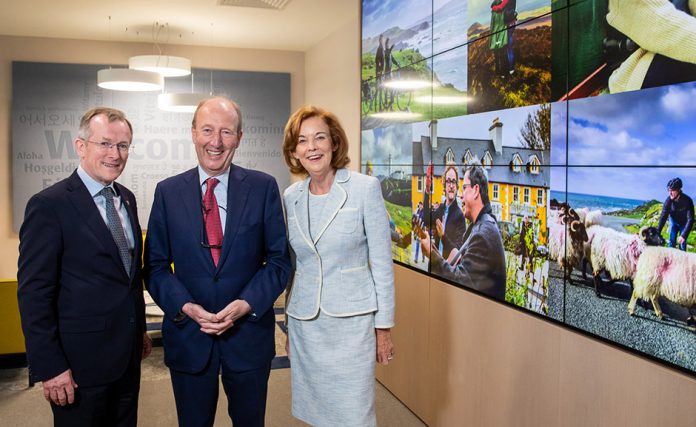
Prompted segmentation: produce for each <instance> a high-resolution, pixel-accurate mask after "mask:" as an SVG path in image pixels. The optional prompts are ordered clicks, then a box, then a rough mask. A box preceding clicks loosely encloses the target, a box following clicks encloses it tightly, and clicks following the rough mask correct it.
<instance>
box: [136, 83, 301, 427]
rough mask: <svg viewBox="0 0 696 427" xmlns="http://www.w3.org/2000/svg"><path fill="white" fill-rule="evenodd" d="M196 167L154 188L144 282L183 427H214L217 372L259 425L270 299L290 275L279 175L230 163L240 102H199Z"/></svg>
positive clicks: (244, 415)
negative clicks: (158, 316)
mask: <svg viewBox="0 0 696 427" xmlns="http://www.w3.org/2000/svg"><path fill="white" fill-rule="evenodd" d="M191 134H192V138H193V144H194V146H195V149H196V155H197V157H198V167H196V168H194V169H191V170H189V171H186V172H184V173H181V174H179V175H176V176H174V177H171V178H168V179H166V180H164V181H162V182H160V183H159V184H158V185H157V189H156V190H155V200H154V203H153V206H152V212H151V213H150V222H149V225H148V230H147V239H146V241H145V242H146V243H145V244H146V249H145V268H146V269H147V270H148V271H147V273H146V276H147V277H146V282H147V286H148V289H149V290H150V293H151V294H152V296H153V298H154V300H155V301H156V302H157V304H158V305H159V306H160V307H161V308H162V310H163V311H164V321H163V324H162V340H163V343H164V353H165V357H164V359H165V363H166V364H167V366H168V367H169V369H170V373H171V377H172V386H173V389H174V398H175V400H176V407H177V415H178V419H179V425H181V426H212V425H213V422H214V419H215V410H216V406H217V401H218V389H219V376H220V374H221V376H222V384H223V388H224V390H225V393H226V395H227V400H228V413H229V415H230V417H231V418H232V421H233V423H234V425H235V426H243V427H249V426H262V425H264V415H265V409H266V394H267V383H268V376H269V374H270V367H271V360H272V359H273V356H274V355H275V340H274V327H275V315H274V313H273V302H274V301H275V300H276V299H277V298H278V296H279V295H280V293H281V292H282V291H283V289H284V288H285V286H286V282H287V279H288V275H289V271H290V258H289V254H288V248H287V240H286V230H285V222H284V219H283V211H282V207H281V202H280V193H279V191H278V185H277V183H276V181H275V179H274V178H273V177H271V176H269V175H267V174H264V173H262V172H257V171H253V170H247V169H244V168H241V167H239V166H236V165H234V164H232V158H233V156H234V152H235V150H236V149H237V147H239V143H240V140H241V138H242V115H241V111H240V108H239V106H238V105H237V104H236V103H234V102H232V101H231V100H229V99H227V98H223V97H214V98H210V99H207V100H204V101H202V102H201V103H200V104H199V105H198V108H197V110H196V112H195V113H194V116H193V122H192V126H191Z"/></svg>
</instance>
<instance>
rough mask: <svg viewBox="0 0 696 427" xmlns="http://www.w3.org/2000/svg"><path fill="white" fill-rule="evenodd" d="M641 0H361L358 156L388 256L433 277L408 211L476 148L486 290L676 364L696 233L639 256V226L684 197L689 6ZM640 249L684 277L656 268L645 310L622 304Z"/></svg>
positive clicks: (687, 366)
mask: <svg viewBox="0 0 696 427" xmlns="http://www.w3.org/2000/svg"><path fill="white" fill-rule="evenodd" d="M648 3H650V4H648ZM656 3H660V2H629V1H623V0H621V1H619V0H617V1H614V0H611V1H610V0H580V1H572V2H571V1H566V0H517V1H511V0H403V1H400V2H397V3H395V4H392V3H389V2H382V1H379V0H363V1H362V25H361V28H362V67H361V81H362V83H361V106H360V108H361V113H362V120H361V128H362V147H361V148H362V150H361V168H362V170H363V171H364V172H366V173H370V174H372V175H374V176H377V177H378V178H379V179H380V181H381V183H382V189H383V196H384V199H385V203H386V207H387V211H388V212H389V215H390V219H391V227H392V230H391V231H392V233H391V235H392V255H393V259H394V261H395V262H397V263H399V264H402V265H405V266H408V267H409V268H412V269H414V270H417V271H421V272H423V273H425V274H430V275H433V276H435V277H437V278H438V279H443V278H442V277H438V275H437V274H436V273H434V272H433V271H432V269H431V266H430V260H429V259H428V258H427V257H424V256H423V254H422V251H421V249H420V248H419V241H418V239H417V236H416V235H415V234H414V233H413V230H412V217H413V215H420V212H421V211H420V210H421V209H431V210H434V208H435V207H437V206H438V205H440V204H442V203H446V202H447V201H448V196H447V194H446V193H445V186H444V176H443V175H444V173H445V171H446V170H447V169H448V167H449V166H451V165H454V166H455V167H456V168H457V170H458V173H459V176H458V178H459V182H458V193H457V194H456V197H455V200H456V203H457V208H459V209H461V202H460V201H459V196H460V194H459V192H460V191H461V184H462V169H463V167H464V166H466V165H467V164H469V163H471V162H472V161H473V160H474V159H478V160H479V161H481V162H482V163H483V165H484V167H485V168H486V170H487V173H488V179H489V188H488V190H489V195H490V198H491V208H492V211H493V214H494V215H495V217H496V219H497V220H498V226H499V229H500V234H501V238H502V240H503V245H504V248H505V266H506V284H505V301H504V303H506V304H512V305H515V306H518V307H522V308H524V309H526V310H529V311H530V312H534V313H536V314H537V315H539V316H542V317H544V318H548V319H552V320H554V321H557V322H561V323H564V324H567V325H570V326H572V327H574V328H577V329H579V330H582V331H585V332H588V333H590V334H592V335H595V336H598V337H601V338H603V339H607V340H610V341H613V342H615V343H618V344H620V345H622V346H624V347H625V348H628V349H630V350H632V351H637V352H640V353H641V354H644V355H648V356H651V357H652V358H655V359H657V360H659V361H662V362H665V363H667V364H669V365H671V366H673V367H677V368H679V369H681V370H684V371H686V372H688V373H691V374H692V375H693V374H695V373H696V333H695V332H694V331H693V329H692V323H691V322H693V321H694V320H696V318H694V317H692V318H691V319H692V320H691V322H689V321H688V318H689V316H696V307H695V306H694V303H696V284H695V283H694V280H696V232H691V234H690V235H689V237H688V239H687V251H686V253H684V252H682V251H679V250H678V249H675V248H660V249H657V250H655V249H653V248H651V249H648V250H647V251H646V250H645V247H646V243H645V242H644V241H643V240H642V238H641V236H640V235H639V231H640V230H641V229H643V228H644V227H649V226H653V227H656V226H657V225H658V222H659V217H660V213H661V212H662V207H663V204H664V203H665V202H666V199H667V196H668V195H667V191H666V184H667V182H668V181H669V180H670V179H672V178H675V177H679V178H681V180H682V181H683V183H684V186H683V191H684V193H685V194H687V195H690V196H695V195H696V142H695V141H696V125H694V121H693V117H696V103H693V102H692V101H690V100H691V99H693V97H694V96H695V95H696V64H695V63H696V56H694V52H696V36H695V35H694V33H693V31H694V30H693V29H694V28H696V17H694V15H696V10H690V9H689V4H691V5H694V2H693V1H690V2H687V1H671V2H670V1H668V0H665V1H664V2H663V3H664V4H663V5H662V7H660V8H655V4H656ZM645 16H654V17H656V18H660V19H656V20H655V22H652V23H649V24H648V23H646V22H644V18H641V17H645ZM665 34H673V35H674V39H679V40H686V41H684V42H680V44H679V45H677V44H675V43H673V42H672V41H671V37H665V36H664V35H665ZM629 40H630V41H629ZM689 41H691V43H692V44H689V43H690V42H689ZM641 44H643V45H645V46H649V47H650V48H651V49H653V51H652V52H649V51H647V50H645V49H642V48H641ZM645 58H655V59H654V60H652V62H653V63H652V64H651V63H649V62H648V63H645V62H641V61H645ZM636 64H639V65H636ZM640 70H642V71H640ZM429 174H431V175H432V177H433V179H432V185H431V188H428V186H427V185H426V183H427V182H428V181H429V180H428V179H427V178H428V177H427V176H428V175H429ZM450 196H451V195H450ZM554 199H555V201H557V202H559V203H567V204H568V205H570V207H571V208H573V209H574V210H575V211H576V212H578V213H579V214H578V215H579V216H580V215H582V221H581V222H582V224H583V229H584V230H585V231H586V233H587V239H586V240H585V239H584V238H583V237H582V236H580V237H575V238H574V237H572V236H570V235H566V234H565V228H564V226H563V224H562V222H563V221H562V219H563V218H562V216H563V214H562V212H561V211H559V210H557V209H556V207H557V206H558V205H557V204H556V203H555V202H553V200H554ZM423 204H425V206H423V207H422V208H421V207H420V206H422V205H423ZM428 217H430V215H425V218H428ZM525 219H526V221H525ZM433 221H434V220H433ZM425 226H426V228H428V229H429V230H436V229H437V227H436V225H435V224H434V223H432V224H425ZM669 229H670V224H669V222H668V223H667V224H666V225H665V226H664V227H663V228H662V230H660V231H661V235H662V237H663V238H664V239H665V240H669V237H670V236H669ZM559 230H560V231H559ZM445 233H447V230H446V229H445ZM596 236H601V239H600V238H599V237H598V238H597V239H596V240H594V238H595V237H596ZM454 237H457V236H454ZM574 239H575V240H574ZM578 239H580V240H579V241H578ZM600 240H601V241H602V242H603V243H602V244H601V245H600V244H599V243H597V242H599V241H600ZM573 242H574V243H575V246H573ZM593 242H594V243H593ZM648 244H650V242H648ZM629 248H639V250H638V251H637V252H634V254H637V256H636V257H635V258H634V259H633V260H626V261H624V265H623V268H624V271H623V272H621V271H617V269H616V268H614V269H613V270H611V269H610V268H607V267H606V265H605V263H604V261H603V260H602V259H601V258H600V257H598V256H597V254H599V253H604V254H605V255H606V256H607V257H617V256H618V255H619V254H621V253H628V252H629ZM631 250H632V249H631ZM654 253H659V254H660V255H659V256H660V257H662V259H665V260H667V261H665V262H667V263H668V264H669V265H670V268H672V269H674V272H673V273H674V274H676V273H678V272H680V271H685V272H687V273H688V272H691V273H688V274H685V275H683V276H682V277H683V279H682V280H677V281H676V282H674V281H673V283H670V281H669V278H668V277H667V276H668V275H663V276H661V277H659V278H658V279H657V280H658V283H657V288H658V289H662V292H659V293H658V296H659V299H658V301H659V304H660V306H661V308H662V312H663V316H662V318H660V317H659V316H658V315H657V314H656V311H655V309H654V308H653V306H652V304H651V303H650V302H649V301H646V302H645V304H639V305H637V307H636V308H635V310H634V313H633V316H631V315H629V312H628V305H629V301H630V300H631V297H632V294H633V290H634V285H635V286H642V285H641V283H643V282H641V281H640V279H639V280H635V279H636V275H637V274H638V273H639V271H641V270H640V269H641V268H642V269H645V268H648V269H649V268H650V267H649V265H650V264H649V263H650V256H652V255H650V256H645V257H642V256H643V255H644V254H654ZM567 254H571V255H574V256H572V257H568V255H567ZM593 254H594V255H593ZM447 255H449V254H444V257H445V258H447ZM641 257H642V261H641ZM583 259H585V260H586V261H587V262H586V263H583V262H582V260H583ZM639 265H641V266H643V267H639ZM564 266H565V268H564ZM645 266H648V267H645ZM595 270H596V271H595ZM606 270H611V271H606ZM620 273H621V274H620ZM612 274H613V275H614V277H612ZM595 276H596V278H595ZM449 283H451V284H452V285H455V286H459V287H462V288H471V289H475V286H473V285H472V284H470V283H466V282H461V283H455V282H449ZM667 286H675V287H677V288H679V289H680V292H681V291H683V294H682V295H684V297H683V298H675V297H674V296H670V292H669V291H667V290H666V287H667Z"/></svg>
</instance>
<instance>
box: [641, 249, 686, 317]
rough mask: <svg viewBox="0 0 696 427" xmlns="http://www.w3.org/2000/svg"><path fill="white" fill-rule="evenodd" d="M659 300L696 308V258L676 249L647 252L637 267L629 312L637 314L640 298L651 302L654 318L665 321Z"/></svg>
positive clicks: (646, 250) (650, 250)
mask: <svg viewBox="0 0 696 427" xmlns="http://www.w3.org/2000/svg"><path fill="white" fill-rule="evenodd" d="M659 296H663V297H665V298H667V299H668V300H669V301H672V302H674V303H676V304H679V305H682V306H685V307H689V308H692V307H693V306H694V305H696V254H694V253H689V252H684V251H680V250H677V249H673V248H661V247H647V248H645V250H644V251H643V254H642V255H641V256H640V258H639V259H638V264H637V266H636V275H635V278H634V279H633V294H632V295H631V301H629V303H628V312H629V313H630V314H631V315H633V314H634V312H635V309H636V302H637V301H638V298H640V299H643V300H649V301H651V302H652V305H653V309H654V310H655V315H656V316H657V317H659V318H660V319H662V318H663V314H662V309H661V308H660V304H659V303H658V301H657V299H658V297H659Z"/></svg>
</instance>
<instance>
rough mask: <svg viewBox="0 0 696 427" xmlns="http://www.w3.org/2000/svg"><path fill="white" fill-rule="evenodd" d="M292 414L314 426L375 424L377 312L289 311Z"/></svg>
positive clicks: (366, 425)
mask: <svg viewBox="0 0 696 427" xmlns="http://www.w3.org/2000/svg"><path fill="white" fill-rule="evenodd" d="M288 333H289V335H290V367H291V371H290V372H291V378H292V414H293V415H294V416H295V417H296V418H298V419H300V420H302V421H304V422H306V423H308V424H311V425H313V426H316V427H330V426H341V427H347V426H356V427H357V426H360V427H370V426H376V425H377V421H376V418H375V357H376V356H375V354H376V347H375V346H376V343H375V322H374V314H373V313H369V314H364V315H360V316H351V317H331V316H327V315H326V314H324V313H323V312H321V311H320V312H319V315H318V316H317V317H316V318H314V319H312V320H297V319H293V318H292V317H288Z"/></svg>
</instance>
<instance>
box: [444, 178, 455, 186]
mask: <svg viewBox="0 0 696 427" xmlns="http://www.w3.org/2000/svg"><path fill="white" fill-rule="evenodd" d="M445 185H457V180H456V179H449V178H448V179H446V180H445Z"/></svg>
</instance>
